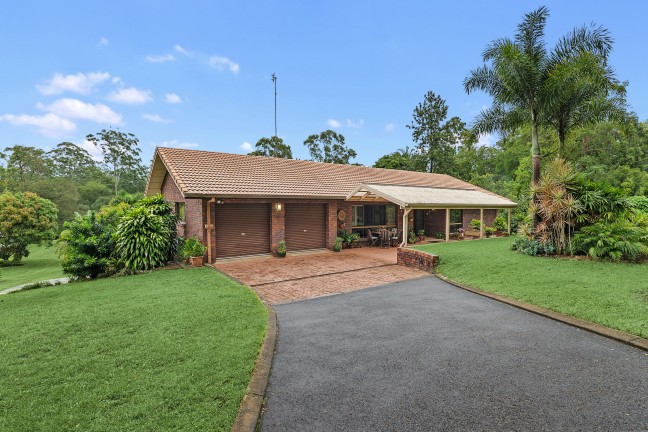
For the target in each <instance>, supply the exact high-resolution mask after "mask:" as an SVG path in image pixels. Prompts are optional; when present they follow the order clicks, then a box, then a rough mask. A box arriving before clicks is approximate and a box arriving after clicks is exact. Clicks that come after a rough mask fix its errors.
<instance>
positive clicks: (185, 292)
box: [0, 268, 267, 431]
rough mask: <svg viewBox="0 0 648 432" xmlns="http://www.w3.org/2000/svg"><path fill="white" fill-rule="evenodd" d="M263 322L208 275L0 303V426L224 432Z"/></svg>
mask: <svg viewBox="0 0 648 432" xmlns="http://www.w3.org/2000/svg"><path fill="white" fill-rule="evenodd" d="M266 319H267V313H266V310H265V308H264V307H263V305H262V304H261V302H260V301H259V299H258V297H257V296H256V294H254V293H253V292H252V291H251V290H250V289H249V288H246V287H243V286H241V285H239V284H237V283H235V282H233V281H231V280H230V279H228V278H226V277H224V276H222V275H221V274H219V273H217V272H216V271H214V270H213V269H211V268H202V269H179V270H166V271H157V272H153V273H148V274H143V275H138V276H129V277H121V278H115V279H102V280H97V281H92V282H80V283H72V284H69V285H62V286H57V287H51V288H42V289H37V290H32V291H24V292H19V293H15V294H9V295H5V296H0V353H2V354H1V355H0V380H1V381H0V382H1V385H0V430H2V431H34V430H39V431H72V430H78V431H164V430H173V431H181V430H186V431H207V430H230V429H231V426H232V423H233V421H234V419H235V417H236V414H237V411H238V407H239V404H240V401H241V399H242V397H243V395H244V393H245V389H246V387H247V384H248V382H249V379H250V374H251V371H252V369H253V367H254V362H255V360H256V357H257V354H258V351H259V348H260V345H261V342H262V339H263V335H264V333H265V325H266Z"/></svg>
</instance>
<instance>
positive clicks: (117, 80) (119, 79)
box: [110, 77, 123, 84]
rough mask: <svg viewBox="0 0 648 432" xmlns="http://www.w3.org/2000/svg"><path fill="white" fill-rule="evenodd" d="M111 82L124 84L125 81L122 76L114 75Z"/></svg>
mask: <svg viewBox="0 0 648 432" xmlns="http://www.w3.org/2000/svg"><path fill="white" fill-rule="evenodd" d="M110 82H111V83H113V84H123V81H122V79H121V78H120V77H113V79H111V80H110Z"/></svg>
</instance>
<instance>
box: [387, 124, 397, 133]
mask: <svg viewBox="0 0 648 432" xmlns="http://www.w3.org/2000/svg"><path fill="white" fill-rule="evenodd" d="M394 129H396V125H395V124H394V123H387V124H386V125H385V130H386V131H387V132H391V131H393V130H394Z"/></svg>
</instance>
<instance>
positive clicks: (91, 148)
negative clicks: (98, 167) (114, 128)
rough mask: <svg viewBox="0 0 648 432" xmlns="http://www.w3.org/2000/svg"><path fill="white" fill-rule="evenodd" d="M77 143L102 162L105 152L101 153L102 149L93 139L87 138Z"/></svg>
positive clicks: (93, 157)
mask: <svg viewBox="0 0 648 432" xmlns="http://www.w3.org/2000/svg"><path fill="white" fill-rule="evenodd" d="M77 145H78V146H79V147H81V148H82V149H84V150H85V151H87V152H88V153H90V157H92V159H94V160H95V161H97V162H101V161H102V160H103V154H102V153H101V150H100V149H99V147H97V146H96V145H94V143H93V142H92V141H88V140H85V141H83V142H82V143H80V144H77Z"/></svg>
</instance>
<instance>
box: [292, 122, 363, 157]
mask: <svg viewBox="0 0 648 432" xmlns="http://www.w3.org/2000/svg"><path fill="white" fill-rule="evenodd" d="M304 145H305V146H306V148H307V149H308V152H309V153H310V155H311V160H314V161H316V162H328V163H336V164H349V163H350V162H349V161H350V159H353V158H354V157H356V156H357V153H356V151H355V150H353V149H352V148H349V147H347V146H346V144H345V143H344V135H342V134H339V133H337V132H335V131H332V130H330V129H329V130H325V131H324V132H321V133H320V134H319V135H318V134H313V135H309V136H308V138H306V140H305V141H304Z"/></svg>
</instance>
